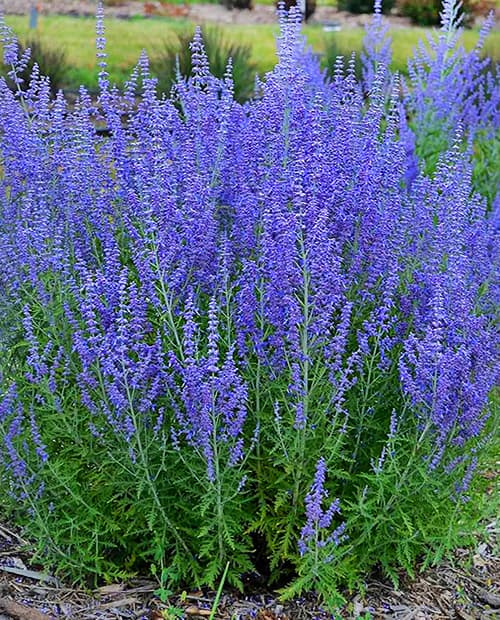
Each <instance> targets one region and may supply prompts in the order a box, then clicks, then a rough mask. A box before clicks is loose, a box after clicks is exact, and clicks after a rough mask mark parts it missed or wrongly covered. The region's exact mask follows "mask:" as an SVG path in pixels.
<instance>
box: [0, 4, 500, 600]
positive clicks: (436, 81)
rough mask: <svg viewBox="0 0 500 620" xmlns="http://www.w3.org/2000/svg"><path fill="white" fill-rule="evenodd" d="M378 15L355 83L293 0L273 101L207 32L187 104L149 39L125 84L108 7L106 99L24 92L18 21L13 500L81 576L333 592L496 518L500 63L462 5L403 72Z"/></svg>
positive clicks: (7, 212) (13, 105)
mask: <svg viewBox="0 0 500 620" xmlns="http://www.w3.org/2000/svg"><path fill="white" fill-rule="evenodd" d="M375 8H376V11H375V15H374V20H373V24H372V26H371V27H370V28H369V31H368V36H367V41H366V44H365V54H364V57H363V67H364V70H363V78H362V80H361V81H358V80H357V79H356V77H355V71H354V67H355V63H354V61H351V63H350V64H349V65H348V69H347V70H346V71H344V63H343V60H342V59H339V60H338V61H337V63H336V65H335V67H334V69H333V71H332V72H331V73H330V74H331V76H332V77H331V78H329V79H325V75H324V73H323V71H322V70H321V69H320V67H319V64H318V60H317V58H316V57H315V56H314V54H312V52H311V50H310V49H309V48H308V47H307V45H306V42H305V40H304V37H303V35H302V34H301V26H300V16H299V15H298V14H297V13H295V12H294V11H293V10H292V11H291V12H290V13H289V14H287V13H286V12H285V11H283V10H282V11H281V14H280V35H279V37H278V41H277V47H278V63H277V65H276V67H275V68H274V70H273V71H272V72H270V73H269V74H268V75H267V76H266V77H265V79H264V80H263V81H262V82H259V83H257V85H256V93H257V94H258V95H257V96H256V97H255V98H254V99H253V100H252V101H250V102H247V103H245V104H240V103H239V102H238V101H236V100H235V98H234V86H233V82H232V76H231V65H230V64H229V66H228V69H227V71H226V74H225V75H224V76H223V77H222V78H217V77H214V76H213V75H211V73H210V71H209V65H208V60H207V56H206V53H205V50H204V47H203V40H202V37H201V33H200V32H199V31H197V32H196V33H195V35H194V39H193V41H192V43H191V52H192V67H193V71H192V75H191V77H189V78H188V79H183V78H180V77H179V79H178V80H177V82H176V83H175V85H174V88H173V89H172V94H171V96H170V97H169V98H165V97H162V98H159V97H158V96H157V88H156V81H155V79H154V78H153V77H152V76H151V74H150V70H149V64H148V59H147V57H146V56H145V55H143V56H141V58H140V59H139V62H138V65H137V67H136V68H135V70H134V71H133V73H132V75H131V77H130V80H129V81H128V82H127V84H126V85H125V87H124V89H123V90H119V89H118V88H117V87H115V86H114V85H113V83H112V79H111V76H109V74H108V72H107V65H106V50H105V34H104V23H103V19H102V8H101V9H100V10H99V12H98V21H97V24H98V26H97V35H98V36H97V50H98V61H99V85H100V93H99V97H98V99H97V100H95V101H94V100H92V99H91V97H90V96H89V94H88V93H87V92H86V91H85V89H84V88H82V89H81V90H80V94H79V98H78V99H77V101H76V102H75V103H74V104H71V105H70V104H69V103H68V102H67V101H66V100H65V98H64V95H63V94H62V93H58V94H57V95H56V96H55V97H52V95H51V87H50V82H49V80H48V79H47V78H46V77H44V76H42V75H40V72H39V70H38V69H37V67H36V65H35V68H34V70H33V73H32V76H31V81H30V83H29V84H23V86H22V88H21V84H20V83H19V79H18V78H17V77H16V76H19V74H20V73H21V72H22V70H23V67H24V66H25V65H26V63H27V62H28V58H27V56H26V54H24V55H23V56H22V57H21V58H19V54H18V46H17V43H16V39H15V37H14V35H13V34H12V32H11V31H10V30H9V28H8V27H7V26H6V25H5V24H4V23H3V22H2V26H1V29H2V40H3V49H4V60H5V62H6V64H7V65H8V66H9V68H10V69H9V71H10V79H11V80H13V81H14V82H15V81H16V79H17V80H18V86H19V88H18V89H17V90H16V91H15V92H12V90H11V89H10V88H9V87H8V85H7V83H6V82H5V80H0V192H1V202H0V209H1V210H0V258H1V260H0V286H1V301H0V303H1V306H2V307H1V311H2V313H1V317H2V318H1V323H0V351H1V361H0V368H1V375H0V380H1V383H0V436H1V439H2V441H1V444H0V484H1V485H2V489H3V491H4V493H3V497H4V498H5V499H4V502H3V506H2V512H3V513H5V515H6V516H10V518H12V519H14V520H15V521H16V522H17V523H19V524H20V525H24V526H25V527H26V529H27V532H28V534H30V535H31V536H32V537H33V539H34V540H36V541H38V552H39V557H40V559H41V560H42V561H44V562H45V563H53V564H55V566H56V567H57V568H58V569H59V571H60V572H62V573H63V574H64V573H65V574H69V575H71V576H72V577H73V578H75V577H76V578H80V579H82V578H83V579H88V578H89V577H92V576H93V579H94V580H100V579H112V578H118V577H125V576H127V575H131V574H134V573H136V572H138V571H144V570H147V569H148V568H149V567H150V566H151V565H153V566H154V571H155V572H156V573H157V574H161V575H162V580H168V581H170V582H171V583H172V584H179V583H188V584H193V583H194V584H197V585H203V584H208V585H214V584H215V583H216V582H217V579H218V578H219V577H220V575H221V574H222V573H223V572H224V570H225V567H226V566H227V564H228V563H229V571H228V580H229V582H230V583H232V584H234V585H237V586H239V587H242V586H243V577H244V575H245V573H248V572H251V571H252V570H254V569H255V568H256V567H259V570H261V571H264V572H266V576H267V577H268V578H269V579H270V580H271V581H273V582H274V583H277V584H278V585H280V586H285V585H286V583H288V584H289V585H288V587H285V588H284V590H283V594H284V596H287V595H288V596H292V595H295V594H297V593H299V592H301V591H304V590H306V589H314V590H316V591H318V592H319V593H320V594H322V595H323V596H324V597H325V598H326V599H327V601H328V602H329V603H330V604H332V605H333V604H334V603H335V602H336V601H337V600H338V596H337V594H338V592H339V591H340V589H341V587H342V586H343V585H345V584H351V585H353V584H359V583H360V581H362V579H363V578H364V576H365V575H366V573H367V572H368V571H369V570H370V569H372V568H373V567H374V566H376V565H380V566H382V568H383V569H384V570H385V571H386V572H387V573H388V574H390V575H391V576H392V577H393V578H394V579H397V576H398V571H399V570H400V569H401V568H404V569H406V570H407V571H412V570H413V568H414V566H415V562H416V560H417V559H418V558H421V557H425V558H426V560H427V561H433V560H437V559H438V558H439V557H441V555H442V554H443V553H444V552H446V550H449V549H450V548H452V547H453V545H456V544H458V541H459V540H461V539H460V537H461V536H462V535H463V533H464V532H466V533H471V532H472V531H473V529H474V527H475V526H476V523H477V519H478V518H479V516H480V515H481V510H482V509H483V508H482V506H483V504H482V502H480V501H479V498H480V497H481V492H480V489H481V480H482V478H481V476H480V472H481V470H482V468H483V467H485V466H487V464H488V458H489V457H488V455H489V454H490V452H491V446H493V445H494V441H495V436H494V433H493V432H492V429H494V428H495V424H496V423H497V421H498V415H499V414H498V399H497V400H495V395H494V392H493V388H494V386H495V383H496V382H497V380H498V377H499V350H498V331H497V330H498V307H499V306H498V304H499V301H500V295H499V292H500V291H499V286H498V282H499V279H498V275H499V262H498V261H499V258H500V257H499V254H498V247H499V235H500V228H499V227H498V197H497V196H496V194H497V190H498V187H494V186H493V185H492V182H491V178H490V177H488V175H485V174H484V165H485V164H484V162H483V163H482V165H483V168H480V167H478V166H477V162H478V158H477V144H478V142H477V140H478V136H482V139H483V140H484V142H481V144H483V145H486V146H484V149H485V150H484V152H485V153H492V152H494V147H493V146H491V145H492V144H494V136H495V135H498V134H497V132H498V121H499V116H498V93H499V92H500V89H499V85H498V77H495V74H494V73H490V72H488V70H487V67H486V66H485V64H484V63H483V62H482V61H480V60H479V55H478V51H477V50H476V51H473V52H471V53H470V54H465V52H464V51H463V50H462V48H460V47H459V46H458V34H457V33H456V25H457V19H458V18H457V13H456V4H455V3H454V2H451V1H447V2H445V4H444V11H443V30H442V31H441V33H440V34H438V35H437V39H436V40H435V42H434V43H433V44H432V50H433V52H432V54H428V53H427V52H425V56H424V55H423V54H424V52H423V51H422V50H420V51H418V52H417V53H416V56H415V59H414V60H412V61H410V80H409V83H408V84H406V85H404V88H402V87H401V86H402V85H401V80H400V78H399V76H397V75H394V74H392V73H391V71H390V69H389V66H388V63H389V62H390V49H389V47H388V42H387V40H386V37H385V28H384V25H383V22H382V19H383V18H382V16H381V7H380V3H378V2H377V3H376V7H375ZM483 34H484V36H485V34H486V33H485V32H484V33H483ZM481 36H483V35H481ZM496 75H498V74H496ZM471 80H472V81H471ZM445 109H446V114H445V113H444V110H445ZM101 127H105V128H106V132H105V133H103V132H100V131H98V129H99V128H101ZM435 128H438V129H439V134H438V143H436V142H435V141H434V138H433V137H432V135H433V134H432V132H433V131H434V129H435ZM475 162H476V164H475ZM475 187H478V188H479V189H481V191H482V192H483V194H484V195H485V196H486V198H487V200H486V198H485V197H483V196H482V195H481V194H479V193H477V192H475V191H474V190H475ZM487 201H489V203H490V206H491V205H492V206H491V209H492V214H491V215H490V214H489V213H488V205H487ZM495 205H496V206H495ZM470 497H473V498H474V501H467V499H468V498H470ZM158 567H161V572H160V571H158Z"/></svg>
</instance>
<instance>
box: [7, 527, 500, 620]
mask: <svg viewBox="0 0 500 620" xmlns="http://www.w3.org/2000/svg"><path fill="white" fill-rule="evenodd" d="M499 525H500V523H499V522H498V521H495V522H492V523H490V524H489V525H488V526H487V528H486V532H487V535H486V536H485V537H483V539H482V540H481V541H478V544H477V547H476V549H475V550H473V551H470V550H465V549H458V550H457V551H456V552H455V553H454V555H453V557H452V558H451V559H450V560H447V561H445V562H443V563H442V564H441V565H440V566H438V567H435V568H431V569H428V570H426V571H424V572H423V573H421V574H419V575H418V576H417V577H416V578H415V579H413V580H411V579H409V578H404V579H403V580H402V582H401V584H400V586H399V589H395V588H394V587H393V586H392V584H391V583H390V582H388V581H384V580H379V579H375V578H373V579H370V580H368V581H367V583H366V592H365V594H364V595H360V594H346V598H347V600H348V603H347V604H346V605H344V607H343V608H342V609H341V610H339V612H338V614H337V615H332V614H330V613H328V612H326V611H325V610H323V609H322V608H321V606H320V605H319V604H318V603H317V601H315V600H314V598H313V597H307V598H303V599H297V600H294V601H291V602H286V603H282V602H280V601H279V599H278V597H277V595H276V593H273V592H272V591H261V592H258V591H252V592H249V593H246V594H238V593H235V592H229V591H227V592H225V593H224V594H223V595H222V598H221V600H220V604H219V607H218V610H217V614H216V616H215V617H216V618H217V620H253V619H255V620H328V619H333V618H343V619H352V620H354V619H357V618H360V617H361V618H365V617H366V618H372V619H373V620H378V619H394V620H427V619H429V620H431V619H432V620H446V619H449V618H457V619H459V620H487V619H490V618H491V619H493V618H496V619H500V557H499V555H498V533H499V529H498V528H499ZM27 549H28V545H27V543H26V541H25V540H23V539H22V537H21V536H20V535H19V534H18V533H17V532H16V531H15V530H14V529H12V528H10V527H6V526H2V525H0V620H8V619H9V620H10V619H14V620H54V619H56V618H71V619H74V620H97V619H100V620H112V619H114V620H116V619H128V618H130V619H140V618H143V619H148V620H163V619H168V620H174V619H175V618H176V616H173V615H170V616H169V615H167V610H168V609H169V607H170V608H172V607H175V608H177V609H178V610H182V611H183V615H182V616H181V617H182V618H184V619H185V620H188V619H192V620H199V619H200V618H208V617H209V615H210V609H211V607H212V605H213V601H214V598H215V593H214V592H210V591H204V592H201V591H198V592H187V593H183V595H182V596H179V597H172V598H171V599H170V600H169V601H167V602H165V603H162V602H161V601H160V600H159V599H158V597H157V596H156V595H155V594H154V591H155V589H156V588H157V584H156V583H155V582H153V581H151V580H148V579H136V580H132V581H130V582H127V583H116V584H110V585H106V586H103V587H101V588H98V589H97V590H94V591H93V592H84V591H82V590H79V589H75V588H72V587H71V586H69V585H68V584H64V583H60V582H59V581H58V580H57V579H56V578H54V577H52V576H50V575H47V574H44V573H42V572H40V571H39V570H38V569H37V568H36V567H35V568H33V567H31V566H30V554H29V552H28V551H27ZM367 614H368V615H367Z"/></svg>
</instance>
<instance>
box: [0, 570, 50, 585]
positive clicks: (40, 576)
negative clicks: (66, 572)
mask: <svg viewBox="0 0 500 620" xmlns="http://www.w3.org/2000/svg"><path fill="white" fill-rule="evenodd" d="M0 571H4V572H5V573H12V574H13V575H19V576H20V577H26V578H27V579H36V580H37V581H45V582H46V583H53V584H54V585H55V586H57V585H59V582H58V581H57V579H56V578H55V577H52V576H51V575H46V574H45V573H40V572H38V571H36V570H29V569H27V568H16V567H15V566H2V565H0Z"/></svg>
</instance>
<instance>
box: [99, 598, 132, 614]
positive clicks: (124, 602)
mask: <svg viewBox="0 0 500 620" xmlns="http://www.w3.org/2000/svg"><path fill="white" fill-rule="evenodd" d="M138 602H139V601H138V599H136V598H122V599H120V600H119V601H110V602H109V603H103V604H102V605H99V610H100V611H104V610H106V609H120V607H128V606H129V605H135V604H136V603H138Z"/></svg>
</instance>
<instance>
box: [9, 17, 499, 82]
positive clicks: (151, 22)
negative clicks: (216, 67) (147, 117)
mask: <svg viewBox="0 0 500 620" xmlns="http://www.w3.org/2000/svg"><path fill="white" fill-rule="evenodd" d="M6 21H7V23H8V24H9V25H10V26H12V28H13V29H14V31H15V32H16V33H17V34H18V36H19V37H20V39H21V40H24V39H25V38H26V36H27V35H28V33H29V30H28V18H27V17H19V16H8V17H7V20H6ZM187 25H189V22H187V21H183V20H175V19H169V18H155V19H145V18H135V19H130V20H120V19H107V20H106V36H107V39H108V53H109V71H110V73H111V75H112V77H113V78H114V79H116V80H117V81H122V80H123V79H125V78H126V77H127V76H128V74H129V72H130V70H131V68H132V67H133V66H134V64H135V63H136V61H137V59H138V58H139V54H140V52H141V50H142V49H145V50H146V51H147V52H148V53H149V54H152V53H154V50H155V48H156V49H157V48H160V47H161V44H162V41H164V40H167V39H168V37H169V36H172V35H173V33H174V32H175V31H176V30H178V29H181V28H184V27H186V26H187ZM94 28H95V20H94V19H91V18H75V17H66V16H43V17H41V18H40V19H39V26H38V32H39V34H40V37H41V38H42V40H44V41H47V43H48V44H50V45H52V46H56V45H57V46H62V47H64V48H65V49H66V51H67V54H68V60H69V63H70V65H71V69H70V71H69V74H68V87H69V88H76V87H77V86H78V85H79V84H85V85H86V86H88V87H90V88H95V86H96V83H97V79H96V73H97V72H96V63H95V31H94ZM222 28H223V29H224V31H227V33H228V34H229V35H230V36H233V37H234V38H235V39H237V40H241V41H242V42H247V43H250V44H251V46H252V55H253V60H254V61H255V64H256V67H257V70H258V71H259V72H260V73H264V72H266V71H269V70H270V69H272V67H273V65H274V63H275V61H276V56H275V34H276V32H277V27H276V26H274V25H269V24H261V25H224V26H222ZM304 31H305V33H306V36H307V39H308V41H309V43H310V44H311V45H312V46H313V48H314V49H315V50H316V51H318V52H321V51H322V49H323V47H324V43H325V39H326V37H327V36H330V37H331V36H334V37H335V38H336V40H337V43H338V47H339V49H340V50H341V52H343V53H345V54H350V52H351V51H352V50H356V51H358V50H359V49H360V48H361V42H362V38H363V35H364V30H363V29H354V30H344V31H341V32H337V33H325V32H324V31H323V29H322V27H321V26H318V25H316V26H306V27H305V28H304ZM427 32H428V31H427V30H426V29H424V28H408V29H397V30H394V31H393V32H392V37H393V43H394V46H393V47H394V67H395V68H397V69H399V70H404V68H405V66H406V59H407V57H408V56H409V55H410V54H411V53H412V50H413V48H414V47H415V45H416V43H417V41H418V40H419V39H420V38H422V37H425V36H426V34H427ZM476 40H477V31H474V30H468V31H465V32H464V43H465V46H466V47H467V48H470V47H471V46H472V45H474V42H475V41H476ZM487 49H488V52H489V53H490V54H491V55H493V57H495V58H497V59H499V58H500V32H498V31H496V32H494V33H492V34H491V35H490V38H489V39H488V42H487Z"/></svg>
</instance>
